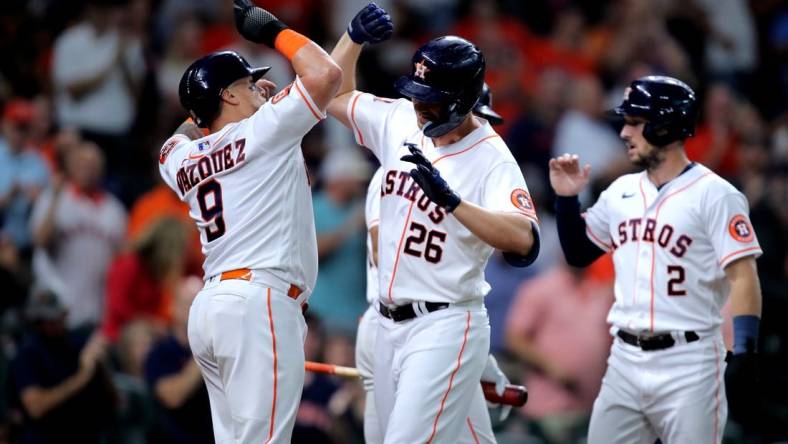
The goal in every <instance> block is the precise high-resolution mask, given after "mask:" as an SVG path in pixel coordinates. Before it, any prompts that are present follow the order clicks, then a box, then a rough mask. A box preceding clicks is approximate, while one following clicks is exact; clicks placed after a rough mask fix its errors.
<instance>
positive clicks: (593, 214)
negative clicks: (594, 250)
mask: <svg viewBox="0 0 788 444" xmlns="http://www.w3.org/2000/svg"><path fill="white" fill-rule="evenodd" d="M609 190H610V188H608V189H607V190H605V191H603V192H602V194H600V195H599V199H597V201H596V203H594V205H592V206H591V207H590V208H589V209H588V210H586V212H585V213H583V218H584V219H585V221H586V236H588V239H589V240H591V242H593V243H594V244H595V245H596V246H597V247H599V248H601V249H602V250H604V251H605V252H608V253H609V252H610V251H611V250H612V249H613V239H612V238H611V237H610V214H609V212H608V209H607V198H608V195H609V194H610V191H609Z"/></svg>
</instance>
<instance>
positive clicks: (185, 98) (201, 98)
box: [178, 51, 271, 128]
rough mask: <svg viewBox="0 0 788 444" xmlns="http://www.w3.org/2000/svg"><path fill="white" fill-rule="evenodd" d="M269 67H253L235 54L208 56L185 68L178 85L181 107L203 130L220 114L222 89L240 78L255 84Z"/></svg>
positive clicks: (213, 54) (217, 53) (220, 53)
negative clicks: (249, 79)
mask: <svg viewBox="0 0 788 444" xmlns="http://www.w3.org/2000/svg"><path fill="white" fill-rule="evenodd" d="M269 69H271V68H270V67H267V66H263V67H261V68H252V67H251V66H249V62H247V61H246V59H244V58H243V57H242V56H241V55H240V54H238V53H237V52H235V51H222V52H214V53H212V54H208V55H207V56H205V57H202V58H200V59H198V60H197V61H195V62H194V63H192V64H191V66H189V68H187V69H186V72H185V73H183V77H181V83H180V85H179V86H178V95H179V96H180V99H181V105H183V107H184V108H186V110H187V111H189V113H190V114H191V115H192V118H193V119H194V122H195V123H197V125H198V126H200V127H203V128H204V127H207V126H208V125H209V124H210V123H211V122H212V121H213V119H215V118H216V116H217V115H218V114H219V105H220V104H221V99H220V96H221V94H222V90H223V89H224V88H227V87H228V86H230V85H231V84H232V83H233V82H235V81H236V80H238V79H242V78H244V77H247V76H252V80H253V81H257V80H258V79H260V77H262V76H263V75H264V74H265V73H266V72H268V70H269Z"/></svg>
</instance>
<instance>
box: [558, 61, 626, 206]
mask: <svg viewBox="0 0 788 444" xmlns="http://www.w3.org/2000/svg"><path fill="white" fill-rule="evenodd" d="M567 97H568V102H569V103H568V110H567V111H566V112H565V113H564V114H563V116H561V118H560V119H559V121H558V124H557V126H556V129H555V143H554V144H553V149H552V152H553V156H554V157H557V156H560V155H562V154H564V153H577V155H578V156H580V159H581V162H583V163H584V164H586V163H587V164H590V165H591V171H592V173H591V174H592V176H591V181H592V182H595V181H601V182H602V183H603V184H604V186H603V187H602V188H603V189H604V188H605V187H606V186H607V185H608V184H610V182H612V181H613V180H614V179H615V178H616V177H618V176H620V175H621V174H623V173H624V172H626V171H628V170H629V169H630V164H629V161H628V160H627V157H626V153H625V150H624V144H623V143H622V142H621V139H620V138H619V137H618V134H616V132H615V131H614V130H613V127H612V126H611V125H610V124H609V123H608V122H606V121H604V120H603V115H604V111H605V108H604V91H603V90H602V84H601V83H600V81H599V79H597V78H596V77H592V76H583V77H579V78H576V79H573V80H572V82H571V83H570V86H569V94H568V95H567ZM585 197H586V200H588V199H590V196H585Z"/></svg>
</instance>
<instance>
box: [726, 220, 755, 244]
mask: <svg viewBox="0 0 788 444" xmlns="http://www.w3.org/2000/svg"><path fill="white" fill-rule="evenodd" d="M728 233H730V235H731V237H732V238H734V239H736V240H737V241H739V242H743V243H746V242H750V241H751V240H752V239H753V237H755V233H754V232H753V230H752V226H750V221H748V220H747V218H746V217H744V215H741V214H737V215H735V216H733V218H732V219H731V221H730V222H729V223H728Z"/></svg>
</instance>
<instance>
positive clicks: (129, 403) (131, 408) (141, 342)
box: [108, 319, 159, 444]
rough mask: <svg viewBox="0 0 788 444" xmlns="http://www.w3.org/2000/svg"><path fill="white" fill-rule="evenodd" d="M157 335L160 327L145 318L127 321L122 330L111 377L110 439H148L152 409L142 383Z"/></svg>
mask: <svg viewBox="0 0 788 444" xmlns="http://www.w3.org/2000/svg"><path fill="white" fill-rule="evenodd" d="M158 336H159V330H157V329H156V327H155V326H154V325H152V324H151V323H150V322H148V321H147V320H145V319H138V320H136V321H132V322H129V323H128V324H126V325H125V326H124V327H123V329H122V330H121V333H120V335H119V338H118V342H117V344H116V348H115V352H116V358H117V364H118V367H117V369H116V371H115V372H114V374H113V377H112V380H113V382H114V383H115V387H116V388H117V391H118V401H119V402H118V418H117V423H116V424H115V427H113V430H112V432H111V434H110V436H109V437H108V441H109V442H112V443H118V444H146V443H147V442H148V432H149V430H150V429H151V428H152V425H153V422H154V413H155V412H154V409H153V399H152V397H151V394H150V392H148V386H147V384H146V383H145V373H144V366H145V359H146V358H147V357H148V354H149V352H150V350H151V347H152V346H153V344H154V343H155V342H156V340H157V338H158Z"/></svg>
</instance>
